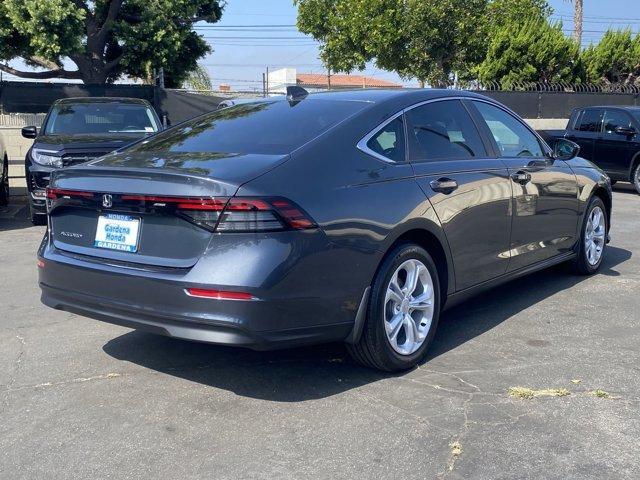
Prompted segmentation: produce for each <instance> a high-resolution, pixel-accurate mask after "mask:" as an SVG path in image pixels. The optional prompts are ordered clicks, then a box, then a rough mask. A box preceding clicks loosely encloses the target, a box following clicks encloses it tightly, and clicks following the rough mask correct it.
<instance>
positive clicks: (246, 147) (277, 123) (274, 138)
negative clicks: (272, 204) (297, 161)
mask: <svg viewBox="0 0 640 480" xmlns="http://www.w3.org/2000/svg"><path fill="white" fill-rule="evenodd" d="M366 106H367V103H364V102H347V101H334V100H312V99H306V100H302V101H300V102H293V103H289V102H287V101H262V102H254V103H245V104H240V105H235V106H233V107H228V108H223V109H221V110H216V111H215V112H212V113H209V114H206V115H203V116H201V117H198V118H196V119H194V120H190V121H188V122H185V123H183V124H181V125H179V126H176V127H175V128H172V129H170V130H167V131H166V132H163V133H161V134H160V135H157V136H155V137H154V138H152V139H151V140H149V141H148V142H144V143H140V144H138V145H135V146H133V147H132V148H131V149H130V150H129V151H132V152H167V151H168V152H175V153H204V152H211V153H214V152H216V153H241V154H251V153H253V154H265V155H281V154H286V153H290V152H292V151H293V150H295V149H296V148H298V147H300V146H302V145H304V144H305V143H307V142H308V141H310V140H313V139H314V138H315V137H317V136H318V135H320V134H321V133H322V132H324V131H326V130H328V129H329V128H331V127H332V126H334V125H336V124H337V123H339V122H340V121H342V120H344V119H346V118H348V117H350V116H351V115H353V114H355V113H357V112H358V111H360V110H362V109H363V108H364V107H366Z"/></svg>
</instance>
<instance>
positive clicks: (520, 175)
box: [511, 170, 531, 185]
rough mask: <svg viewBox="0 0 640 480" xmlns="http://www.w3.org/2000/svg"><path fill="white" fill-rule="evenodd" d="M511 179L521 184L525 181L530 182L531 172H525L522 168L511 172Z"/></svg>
mask: <svg viewBox="0 0 640 480" xmlns="http://www.w3.org/2000/svg"><path fill="white" fill-rule="evenodd" d="M511 180H513V181H514V182H516V183H519V184H520V185H524V184H525V183H529V182H530V181H531V174H530V173H529V172H525V171H523V170H520V171H518V172H516V173H512V174H511Z"/></svg>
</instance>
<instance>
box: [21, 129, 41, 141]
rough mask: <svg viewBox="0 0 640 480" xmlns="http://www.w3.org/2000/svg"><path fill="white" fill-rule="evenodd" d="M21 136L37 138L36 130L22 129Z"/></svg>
mask: <svg viewBox="0 0 640 480" xmlns="http://www.w3.org/2000/svg"><path fill="white" fill-rule="evenodd" d="M22 136H23V137H24V138H36V137H37V136H38V128H37V127H34V126H31V127H22Z"/></svg>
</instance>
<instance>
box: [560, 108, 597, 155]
mask: <svg viewBox="0 0 640 480" xmlns="http://www.w3.org/2000/svg"><path fill="white" fill-rule="evenodd" d="M603 114H604V110H603V109H601V108H585V109H583V110H581V111H580V112H578V115H577V118H576V119H575V121H574V122H573V123H572V122H569V125H568V128H567V135H566V138H567V139H568V140H571V141H573V142H576V143H577V144H578V145H580V156H581V157H582V158H586V159H587V160H591V161H592V162H593V161H594V158H595V152H594V145H595V140H596V139H597V138H598V137H599V136H600V130H601V128H602V116H603ZM571 120H574V119H573V118H572V119H571Z"/></svg>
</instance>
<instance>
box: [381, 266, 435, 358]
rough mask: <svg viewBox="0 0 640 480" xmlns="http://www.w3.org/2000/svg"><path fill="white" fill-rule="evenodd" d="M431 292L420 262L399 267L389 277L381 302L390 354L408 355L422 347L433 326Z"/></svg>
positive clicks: (431, 286) (427, 278) (431, 280)
mask: <svg viewBox="0 0 640 480" xmlns="http://www.w3.org/2000/svg"><path fill="white" fill-rule="evenodd" d="M433 313H434V288H433V279H432V278H431V274H430V273H429V270H428V268H427V267H426V265H425V264H424V263H422V262H421V261H420V260H416V259H411V260H407V261H406V262H404V263H402V264H401V265H400V266H399V267H398V268H397V269H396V271H395V272H394V273H393V275H392V276H391V280H390V281H389V285H388V286H387V290H386V294H385V300H384V326H385V331H386V333H387V339H388V340H389V343H390V344H391V347H392V348H393V350H394V351H395V352H397V353H399V354H400V355H411V354H412V353H414V352H415V351H416V350H418V349H419V348H420V346H421V345H422V344H423V343H424V341H425V339H426V338H427V335H428V334H429V329H430V328H431V324H432V322H433Z"/></svg>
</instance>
